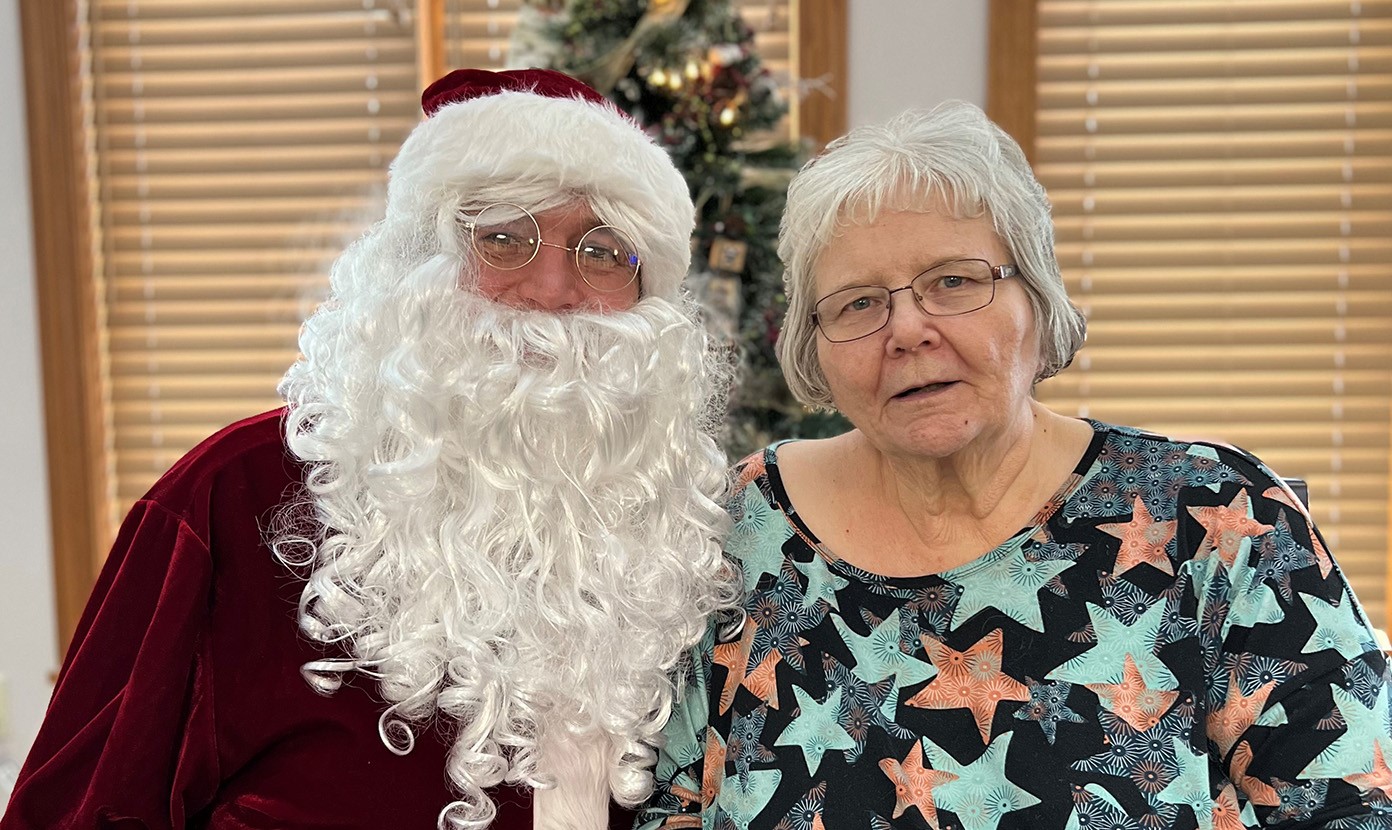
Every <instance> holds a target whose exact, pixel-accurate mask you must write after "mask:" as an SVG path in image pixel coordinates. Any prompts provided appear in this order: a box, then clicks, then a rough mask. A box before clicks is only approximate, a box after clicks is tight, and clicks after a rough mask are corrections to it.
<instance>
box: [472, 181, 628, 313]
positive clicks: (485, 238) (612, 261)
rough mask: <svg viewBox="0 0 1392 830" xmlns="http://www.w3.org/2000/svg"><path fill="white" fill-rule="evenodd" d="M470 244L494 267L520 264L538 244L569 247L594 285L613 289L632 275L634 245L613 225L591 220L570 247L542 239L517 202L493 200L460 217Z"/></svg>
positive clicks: (624, 284) (531, 257)
mask: <svg viewBox="0 0 1392 830" xmlns="http://www.w3.org/2000/svg"><path fill="white" fill-rule="evenodd" d="M462 222H463V224H464V227H465V228H467V229H468V231H469V240H470V244H472V245H473V248H474V252H475V253H476V254H478V256H479V259H481V260H483V261H484V262H485V263H487V264H488V265H490V266H492V267H494V268H496V269H498V270H500V271H516V270H517V269H519V268H523V267H525V266H526V265H527V264H529V263H530V262H531V261H532V260H534V259H536V255H537V254H538V253H539V252H540V251H541V246H543V245H545V246H546V247H548V248H559V249H561V250H563V251H570V252H571V253H573V254H574V256H575V270H576V271H577V272H578V273H579V274H580V278H581V279H583V280H584V281H585V284H586V285H588V286H590V287H591V288H593V289H594V290H596V291H606V292H607V291H619V290H622V289H624V288H627V287H628V286H629V285H630V284H631V283H632V282H633V281H634V280H635V279H637V277H638V269H639V266H640V264H641V263H640V261H639V259H638V247H637V246H636V245H634V244H633V240H632V239H630V238H629V236H628V234H626V233H624V232H623V231H621V230H619V229H618V228H616V227H614V226H613V225H597V226H595V227H593V228H590V229H589V230H588V231H585V233H584V235H582V236H581V237H580V240H579V241H578V242H576V244H575V247H573V248H572V247H570V246H569V245H557V244H556V243H554V242H545V241H543V240H542V238H541V227H540V226H539V225H538V224H537V220H536V217H535V216H533V215H532V214H531V211H529V210H527V209H526V208H524V207H522V206H521V205H514V204H511V203H509V202H497V203H495V204H491V205H488V206H487V207H485V208H483V209H482V210H480V211H478V212H477V213H473V214H472V215H468V214H465V215H463V217H462Z"/></svg>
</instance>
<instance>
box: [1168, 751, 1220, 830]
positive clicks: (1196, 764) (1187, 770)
mask: <svg viewBox="0 0 1392 830" xmlns="http://www.w3.org/2000/svg"><path fill="white" fill-rule="evenodd" d="M1170 743H1171V745H1172V746H1174V752H1175V761H1176V763H1178V764H1179V774H1178V775H1176V776H1175V779H1174V780H1173V781H1171V782H1170V784H1169V786H1167V787H1165V789H1163V790H1161V791H1160V792H1159V793H1157V794H1156V796H1155V797H1156V799H1158V800H1160V801H1163V802H1165V803H1167V804H1187V805H1189V807H1190V808H1191V809H1192V810H1193V811H1194V816H1195V817H1196V818H1197V819H1198V820H1199V830H1213V796H1212V795H1211V794H1210V793H1209V791H1208V755H1207V754H1204V755H1195V754H1194V752H1193V751H1192V750H1191V749H1190V748H1189V745H1188V744H1186V743H1185V742H1184V740H1183V739H1181V738H1179V737H1172V738H1170Z"/></svg>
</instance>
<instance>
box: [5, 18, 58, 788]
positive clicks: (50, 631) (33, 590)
mask: <svg viewBox="0 0 1392 830" xmlns="http://www.w3.org/2000/svg"><path fill="white" fill-rule="evenodd" d="M19 42H20V39H19V3H18V0H0V181H3V182H6V186H5V188H4V190H3V191H0V263H3V266H2V267H3V271H0V355H3V360H0V400H3V404H0V460H3V464H4V467H3V470H4V472H3V473H2V474H0V528H4V535H3V537H0V538H3V541H0V675H4V678H5V685H6V686H7V687H8V698H9V700H8V707H7V709H8V715H9V730H8V734H7V735H0V759H4V758H5V756H6V754H8V755H10V756H12V757H14V758H21V757H23V755H24V753H25V752H27V751H28V748H29V744H30V743H32V742H33V740H34V734H35V733H36V732H37V731H38V729H39V721H40V719H41V718H42V717H43V712H44V708H45V707H46V706H47V705H48V696H49V692H50V691H51V688H50V686H49V684H48V677H49V675H50V674H51V673H52V672H53V671H54V670H55V669H57V667H58V656H57V651H56V649H57V645H56V640H57V634H56V633H55V628H56V623H55V621H54V610H53V566H52V554H51V552H50V546H49V530H48V480H47V466H46V461H45V458H44V432H43V419H42V412H43V410H42V403H41V401H40V397H39V388H40V387H39V348H38V332H37V320H36V315H35V305H34V250H33V236H32V233H31V229H30V215H29V161H28V156H27V149H26V148H27V145H28V139H27V136H26V133H25V129H26V128H25V117H24V76H23V68H22V57H21V54H20V45H19ZM4 714H5V712H0V715H4ZM0 792H3V790H2V789H0ZM0 811H3V799H0Z"/></svg>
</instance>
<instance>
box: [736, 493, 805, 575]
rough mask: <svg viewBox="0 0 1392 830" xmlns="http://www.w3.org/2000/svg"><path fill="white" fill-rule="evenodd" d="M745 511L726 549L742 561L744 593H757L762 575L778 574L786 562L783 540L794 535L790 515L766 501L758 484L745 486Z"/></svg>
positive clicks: (743, 494) (737, 559)
mask: <svg viewBox="0 0 1392 830" xmlns="http://www.w3.org/2000/svg"><path fill="white" fill-rule="evenodd" d="M741 495H742V496H743V503H744V514H743V515H741V516H740V518H739V521H737V522H735V526H734V527H733V528H731V529H730V539H729V541H728V542H727V543H726V547H725V549H726V551H727V552H729V554H730V555H731V556H733V557H734V558H735V560H736V561H738V562H739V564H740V570H741V571H743V572H744V592H745V594H752V593H754V588H755V586H757V585H758V584H759V578H760V577H762V576H763V575H764V574H777V573H778V568H779V566H780V565H782V563H783V543H784V542H786V541H788V540H789V539H791V538H792V536H793V528H792V525H790V524H788V520H787V518H786V517H785V516H784V515H783V514H782V513H780V512H779V511H778V510H776V509H774V508H773V507H772V506H771V505H769V503H768V502H767V501H765V500H764V494H763V493H762V492H760V491H759V486H758V485H757V484H753V483H751V484H749V485H748V486H747V487H745V488H744V493H742V494H741Z"/></svg>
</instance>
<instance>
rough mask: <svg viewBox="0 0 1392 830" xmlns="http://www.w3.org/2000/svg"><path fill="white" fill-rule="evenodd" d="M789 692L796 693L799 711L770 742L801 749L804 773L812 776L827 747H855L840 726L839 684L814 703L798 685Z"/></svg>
mask: <svg viewBox="0 0 1392 830" xmlns="http://www.w3.org/2000/svg"><path fill="white" fill-rule="evenodd" d="M793 694H795V695H797V701H798V708H799V709H800V710H801V711H800V712H799V713H798V716H797V717H795V718H793V722H792V723H790V724H788V728H786V729H784V730H783V734H782V735H780V736H779V737H778V740H776V741H774V742H773V745H774V746H796V747H799V748H801V749H802V757H803V758H804V759H805V760H806V761H807V771H808V773H810V774H812V775H816V774H817V768H818V767H820V766H821V765H822V756H823V755H824V754H825V753H826V751H827V750H828V749H855V745H856V742H855V738H852V737H851V735H850V733H848V732H846V729H845V727H843V726H842V725H841V719H840V711H841V687H840V686H837V687H836V688H834V689H832V690H831V694H829V695H827V699H826V701H824V702H823V703H818V702H817V701H816V700H815V699H813V697H812V696H811V695H809V694H808V693H807V692H804V691H803V690H802V687H800V686H794V687H793ZM752 774H753V773H751V775H752Z"/></svg>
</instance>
